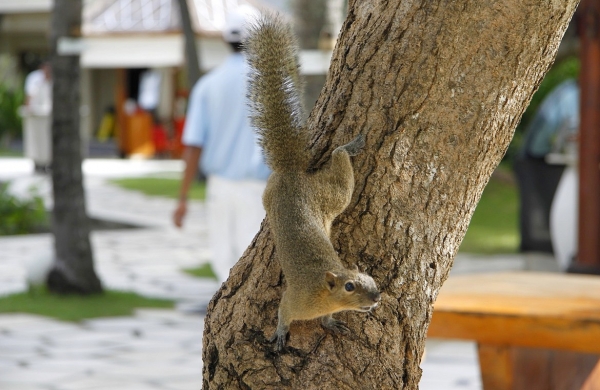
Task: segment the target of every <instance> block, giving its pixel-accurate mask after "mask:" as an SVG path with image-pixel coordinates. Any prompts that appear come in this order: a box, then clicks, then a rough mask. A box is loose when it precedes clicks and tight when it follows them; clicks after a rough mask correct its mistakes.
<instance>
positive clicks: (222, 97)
mask: <svg viewBox="0 0 600 390" xmlns="http://www.w3.org/2000/svg"><path fill="white" fill-rule="evenodd" d="M256 16H258V15H257V12H256V10H254V9H252V8H250V7H247V8H246V7H240V9H238V10H236V11H235V12H232V13H230V14H229V15H228V18H227V21H226V26H225V29H224V31H223V37H224V39H225V41H226V42H228V43H229V44H230V46H231V48H232V50H233V53H232V54H231V55H230V56H229V57H228V58H227V60H226V61H225V62H224V63H223V64H222V65H220V66H219V67H217V68H216V69H214V70H212V71H211V72H209V73H208V74H206V75H205V76H204V77H202V78H201V79H200V80H199V81H198V82H197V83H196V84H195V85H194V87H193V88H192V91H191V94H190V99H189V104H188V110H187V117H186V122H185V127H184V130H183V138H182V140H183V144H184V145H185V151H184V157H183V159H184V161H185V170H184V173H183V178H182V182H181V189H180V194H179V201H178V203H177V207H176V209H175V212H174V213H173V222H174V223H175V225H176V226H177V227H181V226H182V225H183V221H184V218H185V215H186V212H187V194H188V191H189V188H190V184H191V183H192V182H193V181H194V180H196V177H197V173H198V169H199V168H200V169H201V170H202V171H203V173H204V174H205V175H206V177H207V191H206V192H207V209H208V230H209V242H210V247H211V251H212V258H211V265H212V269H213V271H214V272H215V274H216V276H217V278H218V280H219V281H220V282H223V281H225V280H226V279H227V277H228V275H229V270H230V269H231V267H233V266H234V265H235V263H236V262H237V261H238V259H239V258H240V257H241V255H242V254H243V252H244V250H245V249H246V248H247V247H248V245H249V244H250V243H251V241H252V239H253V238H254V236H255V235H256V233H257V232H258V230H259V228H260V224H261V222H262V220H263V219H264V216H265V211H264V209H263V206H262V193H263V191H264V188H265V185H266V180H267V178H268V176H269V175H270V173H271V172H270V170H269V168H268V167H267V165H266V163H265V159H264V156H263V154H262V150H261V149H260V147H259V145H258V143H257V137H256V134H255V133H254V131H253V129H252V127H251V125H250V120H249V118H248V114H249V112H248V104H247V97H246V91H247V72H248V67H247V64H246V60H245V57H244V55H243V54H242V41H243V39H244V38H245V35H246V25H247V24H248V22H251V20H252V18H253V17H256Z"/></svg>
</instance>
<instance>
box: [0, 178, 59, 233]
mask: <svg viewBox="0 0 600 390" xmlns="http://www.w3.org/2000/svg"><path fill="white" fill-rule="evenodd" d="M47 223H48V217H47V213H46V210H45V208H44V201H43V200H42V198H41V197H40V196H38V195H37V194H36V193H35V191H32V193H31V198H29V199H20V198H17V197H15V196H13V195H11V194H9V193H8V191H6V186H3V185H0V236H5V235H13V234H28V233H35V232H37V231H39V230H40V229H41V228H42V227H43V226H44V225H46V224H47Z"/></svg>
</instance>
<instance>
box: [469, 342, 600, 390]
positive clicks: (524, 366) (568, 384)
mask: <svg viewBox="0 0 600 390" xmlns="http://www.w3.org/2000/svg"><path fill="white" fill-rule="evenodd" d="M478 353H479V365H480V370H481V380H482V383H483V389H484V390H579V389H580V390H600V361H599V358H600V356H598V355H594V354H585V353H578V352H569V351H558V350H550V349H541V348H523V347H511V346H501V345H490V344H479V345H478Z"/></svg>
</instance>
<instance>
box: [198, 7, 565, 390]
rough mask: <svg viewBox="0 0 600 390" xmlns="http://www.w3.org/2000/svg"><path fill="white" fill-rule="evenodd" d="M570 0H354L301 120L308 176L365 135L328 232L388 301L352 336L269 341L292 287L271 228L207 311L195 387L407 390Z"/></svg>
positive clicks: (316, 330)
mask: <svg viewBox="0 0 600 390" xmlns="http://www.w3.org/2000/svg"><path fill="white" fill-rule="evenodd" d="M576 6H577V0H556V1H543V2H540V1H537V0H498V1H480V0H457V1H445V0H439V1H430V0H405V1H399V2H391V1H384V0H379V1H352V2H351V3H350V7H349V12H348V17H347V19H346V21H345V24H344V27H343V30H342V33H341V36H340V38H339V41H338V45H337V47H336V49H335V51H334V58H333V61H332V65H331V68H330V72H329V75H328V79H327V82H326V85H325V87H324V89H323V91H322V93H321V96H320V98H319V100H318V102H317V104H316V106H315V108H314V109H313V111H312V113H311V115H310V117H309V120H308V125H309V127H310V129H311V131H313V134H314V135H313V138H312V142H311V145H310V148H311V150H312V151H314V156H315V159H314V165H315V166H319V165H320V164H322V163H323V162H325V161H327V159H328V157H329V155H330V153H331V151H332V150H333V149H334V148H335V147H336V146H339V145H342V144H344V143H346V142H348V141H350V140H352V139H353V138H354V137H355V136H356V135H357V134H359V133H362V134H364V135H365V137H366V140H367V145H366V146H365V149H364V152H363V153H362V154H359V155H358V156H356V157H354V158H353V164H354V167H355V175H356V178H355V180H356V187H355V193H354V196H353V199H352V202H351V204H350V206H349V207H348V209H347V210H346V211H345V212H344V213H343V214H342V215H341V216H340V217H339V218H338V219H337V221H336V222H335V223H334V227H333V232H332V242H333V243H334V246H335V247H336V249H337V250H338V251H339V253H340V257H341V258H342V261H344V262H345V263H346V264H347V265H352V264H358V266H359V268H360V269H361V270H362V271H365V272H367V273H369V274H371V275H372V276H373V277H374V278H375V280H376V281H377V283H378V285H379V286H380V288H381V291H382V293H383V298H382V305H381V306H380V307H378V308H377V309H375V310H374V311H373V312H372V313H371V314H364V313H356V312H344V313H340V314H337V315H334V316H335V317H337V318H339V319H342V320H344V321H346V322H347V323H348V324H349V327H350V328H351V329H352V334H351V335H350V336H336V335H331V334H328V333H326V332H325V331H324V330H323V329H321V327H320V326H319V325H318V322H317V321H310V322H304V323H301V322H298V323H294V324H292V327H291V330H290V339H289V341H288V349H287V351H285V352H283V353H281V354H277V353H274V352H273V345H272V344H269V343H268V342H267V341H266V340H267V339H268V338H269V337H270V336H271V335H272V334H273V332H274V330H275V327H276V323H277V306H278V302H279V298H280V296H281V292H282V289H283V288H284V286H285V280H284V278H283V277H282V275H281V271H280V268H279V264H278V262H277V259H276V252H277V251H276V248H274V246H273V242H272V238H271V235H270V231H269V223H268V220H265V222H264V223H263V226H262V229H261V231H260V233H259V234H258V235H257V237H256V238H255V240H254V241H253V243H252V244H251V246H250V247H249V248H248V250H247V251H246V253H245V254H244V256H243V258H242V259H241V260H240V262H239V263H238V264H237V265H236V267H234V268H233V270H232V272H231V275H230V278H229V280H228V281H227V282H226V283H224V285H223V286H222V287H221V289H220V290H219V291H218V292H217V294H216V295H215V297H214V298H213V301H212V302H211V304H210V306H209V312H208V315H207V317H206V323H205V333H204V350H203V354H204V356H203V359H204V368H203V375H204V376H203V378H204V379H203V381H204V382H203V383H204V389H283V388H289V389H300V388H304V389H353V390H355V389H416V388H417V387H418V383H419V380H420V377H421V369H420V368H419V362H420V357H421V354H422V352H423V348H424V341H425V337H426V333H427V327H428V324H429V321H430V319H431V316H432V313H433V307H432V305H433V302H434V301H435V299H436V297H437V294H438V291H439V289H440V287H441V285H442V283H443V281H444V280H445V279H446V277H447V276H448V272H449V270H450V268H451V266H452V262H453V258H454V256H455V254H456V252H457V251H458V247H459V245H460V243H461V241H462V238H463V236H464V234H465V232H466V230H467V226H468V224H469V221H470V218H471V215H472V213H473V211H474V209H475V206H476V205H477V202H478V201H479V198H480V196H481V193H482V191H483V189H484V187H485V185H486V184H487V182H488V179H489V177H490V175H491V174H492V172H493V170H494V169H495V167H496V166H497V165H498V163H499V162H500V160H501V158H502V156H503V155H504V153H505V151H506V149H507V147H508V144H509V142H510V140H511V138H512V135H513V131H514V128H515V127H516V125H517V123H518V121H519V118H520V117H521V115H522V113H523V111H524V109H525V108H526V106H527V104H528V102H529V100H530V99H531V96H532V94H533V93H534V91H535V90H536V88H537V86H538V85H539V83H540V81H541V80H542V78H543V76H544V74H545V73H546V71H547V69H548V68H549V66H550V65H551V63H552V61H553V59H554V56H555V54H556V50H557V48H558V45H559V43H560V40H561V37H562V36H563V33H564V31H565V29H566V27H567V25H568V23H569V20H570V19H571V16H572V14H573V12H574V11H575V8H576Z"/></svg>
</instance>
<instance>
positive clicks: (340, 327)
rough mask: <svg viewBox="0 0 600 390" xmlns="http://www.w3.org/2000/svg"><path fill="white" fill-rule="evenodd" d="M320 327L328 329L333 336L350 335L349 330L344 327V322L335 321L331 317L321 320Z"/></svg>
mask: <svg viewBox="0 0 600 390" xmlns="http://www.w3.org/2000/svg"><path fill="white" fill-rule="evenodd" d="M321 325H323V327H324V328H325V329H328V330H330V331H331V332H333V333H335V334H339V333H342V334H349V333H350V328H348V327H347V326H346V323H345V322H344V321H340V320H336V319H335V318H333V317H331V316H329V317H323V320H322V321H321Z"/></svg>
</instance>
